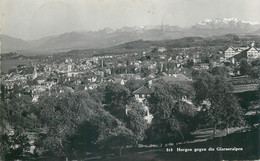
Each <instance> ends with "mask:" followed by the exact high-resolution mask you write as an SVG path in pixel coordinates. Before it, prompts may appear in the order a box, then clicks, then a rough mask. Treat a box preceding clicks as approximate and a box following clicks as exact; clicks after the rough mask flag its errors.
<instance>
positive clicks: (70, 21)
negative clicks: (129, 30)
mask: <svg viewBox="0 0 260 161" xmlns="http://www.w3.org/2000/svg"><path fill="white" fill-rule="evenodd" d="M0 2H1V3H0V4H1V6H0V12H1V18H0V22H1V30H0V33H2V34H7V35H9V36H13V37H17V38H21V39H25V40H32V39H38V38H42V37H45V36H50V35H58V34H62V33H65V32H71V31H78V30H87V31H89V30H91V31H97V30H100V29H103V28H105V27H109V28H112V29H118V28H122V27H123V26H130V27H131V26H154V25H174V26H180V27H187V26H191V25H194V24H196V23H198V22H199V21H203V20H204V19H207V18H238V19H239V20H244V21H259V22H260V0H0Z"/></svg>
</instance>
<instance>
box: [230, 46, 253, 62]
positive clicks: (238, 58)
mask: <svg viewBox="0 0 260 161" xmlns="http://www.w3.org/2000/svg"><path fill="white" fill-rule="evenodd" d="M250 49H251V48H248V49H246V50H243V51H242V52H240V53H239V54H236V55H234V56H233V57H234V58H235V59H236V60H241V59H243V58H247V52H248V50H250ZM231 58H232V57H231Z"/></svg>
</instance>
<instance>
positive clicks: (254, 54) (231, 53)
mask: <svg viewBox="0 0 260 161" xmlns="http://www.w3.org/2000/svg"><path fill="white" fill-rule="evenodd" d="M242 58H245V59H247V60H252V59H257V58H260V49H259V48H256V47H255V44H254V43H252V44H251V47H236V48H235V47H232V46H231V47H229V48H228V49H227V50H226V51H225V59H226V60H229V61H231V62H232V63H233V64H234V63H235V61H239V60H241V59H242Z"/></svg>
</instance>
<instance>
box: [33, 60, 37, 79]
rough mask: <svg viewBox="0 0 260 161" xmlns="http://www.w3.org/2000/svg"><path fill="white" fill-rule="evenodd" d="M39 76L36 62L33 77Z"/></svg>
mask: <svg viewBox="0 0 260 161" xmlns="http://www.w3.org/2000/svg"><path fill="white" fill-rule="evenodd" d="M37 76H38V74H37V67H36V64H34V71H33V79H35V78H37Z"/></svg>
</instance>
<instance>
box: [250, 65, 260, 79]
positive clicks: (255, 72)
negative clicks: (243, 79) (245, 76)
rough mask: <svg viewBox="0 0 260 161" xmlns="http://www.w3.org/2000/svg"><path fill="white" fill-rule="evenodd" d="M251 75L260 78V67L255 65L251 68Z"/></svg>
mask: <svg viewBox="0 0 260 161" xmlns="http://www.w3.org/2000/svg"><path fill="white" fill-rule="evenodd" d="M250 76H251V77H252V78H255V79H257V78H259V76H260V67H253V68H252V69H251V70H250Z"/></svg>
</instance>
